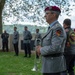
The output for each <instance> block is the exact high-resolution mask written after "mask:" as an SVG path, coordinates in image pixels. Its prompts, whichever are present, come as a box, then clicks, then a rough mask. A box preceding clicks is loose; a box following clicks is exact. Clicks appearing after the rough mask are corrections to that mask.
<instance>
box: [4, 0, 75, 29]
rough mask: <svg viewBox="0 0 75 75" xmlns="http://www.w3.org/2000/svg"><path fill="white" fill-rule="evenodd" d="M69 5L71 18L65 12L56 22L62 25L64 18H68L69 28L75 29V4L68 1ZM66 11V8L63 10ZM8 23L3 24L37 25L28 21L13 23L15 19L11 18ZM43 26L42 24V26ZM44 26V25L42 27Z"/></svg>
mask: <svg viewBox="0 0 75 75" xmlns="http://www.w3.org/2000/svg"><path fill="white" fill-rule="evenodd" d="M69 3H70V5H71V6H70V7H69V8H72V10H70V12H71V13H70V15H71V16H68V15H66V13H67V12H65V13H61V15H60V16H59V19H58V21H59V22H60V23H61V25H62V24H63V21H64V19H66V18H69V19H71V23H72V24H71V27H72V28H75V25H74V24H75V6H74V7H73V5H75V3H74V2H73V0H69ZM65 9H66V8H65ZM9 20H10V21H9V22H7V21H5V24H6V25H11V24H12V23H18V24H25V23H26V24H30V25H39V24H38V23H33V22H30V21H28V20H25V22H21V21H19V22H15V20H16V17H14V18H13V17H11V18H9ZM43 25H44V24H43ZM44 26H45V25H44Z"/></svg>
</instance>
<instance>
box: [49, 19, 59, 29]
mask: <svg viewBox="0 0 75 75" xmlns="http://www.w3.org/2000/svg"><path fill="white" fill-rule="evenodd" d="M56 22H58V21H57V20H55V21H54V22H52V23H51V24H50V25H49V27H50V28H51V27H52V26H54V25H55V23H56Z"/></svg>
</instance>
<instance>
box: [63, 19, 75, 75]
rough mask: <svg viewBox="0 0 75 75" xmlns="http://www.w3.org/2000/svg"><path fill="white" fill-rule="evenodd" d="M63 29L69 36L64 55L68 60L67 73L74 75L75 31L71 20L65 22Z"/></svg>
mask: <svg viewBox="0 0 75 75" xmlns="http://www.w3.org/2000/svg"><path fill="white" fill-rule="evenodd" d="M63 27H64V29H65V32H66V35H67V40H66V44H65V53H64V55H65V58H66V65H67V72H68V73H69V75H74V62H75V31H74V30H73V29H72V28H71V20H70V19H69V18H67V19H65V20H64V21H63ZM63 75H64V74H63Z"/></svg>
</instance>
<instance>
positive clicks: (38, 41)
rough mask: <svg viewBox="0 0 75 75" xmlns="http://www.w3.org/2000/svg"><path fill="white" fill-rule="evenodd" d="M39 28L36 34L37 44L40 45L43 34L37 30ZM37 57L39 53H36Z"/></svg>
mask: <svg viewBox="0 0 75 75" xmlns="http://www.w3.org/2000/svg"><path fill="white" fill-rule="evenodd" d="M37 30H38V29H36V34H35V46H38V45H39V44H40V43H41V38H42V36H41V34H40V33H39V31H38V32H37ZM36 58H39V56H38V54H37V53H36Z"/></svg>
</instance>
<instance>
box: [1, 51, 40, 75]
mask: <svg viewBox="0 0 75 75" xmlns="http://www.w3.org/2000/svg"><path fill="white" fill-rule="evenodd" d="M23 56H24V54H23V53H20V54H19V56H14V52H0V75H41V72H40V71H37V72H33V71H31V69H32V68H33V66H34V54H33V55H32V57H31V58H25V57H23Z"/></svg>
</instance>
